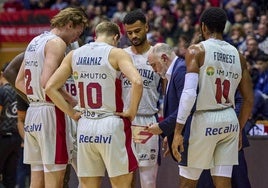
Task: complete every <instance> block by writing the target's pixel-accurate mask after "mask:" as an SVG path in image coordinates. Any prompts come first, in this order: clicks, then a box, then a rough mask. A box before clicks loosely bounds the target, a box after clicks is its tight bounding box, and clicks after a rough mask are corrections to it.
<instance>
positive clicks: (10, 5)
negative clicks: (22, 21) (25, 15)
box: [3, 0, 24, 12]
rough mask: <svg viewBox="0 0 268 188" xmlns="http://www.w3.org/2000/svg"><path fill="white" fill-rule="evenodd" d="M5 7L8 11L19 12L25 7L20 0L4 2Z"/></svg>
mask: <svg viewBox="0 0 268 188" xmlns="http://www.w3.org/2000/svg"><path fill="white" fill-rule="evenodd" d="M3 8H4V11H6V12H17V11H20V10H23V9H24V7H23V4H22V2H21V1H20V0H7V1H5V2H4V4H3Z"/></svg>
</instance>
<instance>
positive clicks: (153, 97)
mask: <svg viewBox="0 0 268 188" xmlns="http://www.w3.org/2000/svg"><path fill="white" fill-rule="evenodd" d="M123 24H124V27H125V30H126V34H127V37H128V39H129V40H130V42H131V44H132V45H131V46H130V47H128V48H125V49H124V50H125V51H126V52H127V53H128V54H130V56H131V58H132V60H133V62H134V65H135V67H136V68H137V69H138V71H139V73H140V75H141V76H142V79H143V94H142V99H141V102H140V105H139V109H138V113H137V116H136V117H135V119H134V120H133V122H132V124H133V126H135V125H138V126H144V127H146V125H147V124H150V123H156V122H157V118H156V114H157V112H158V106H157V103H158V100H159V97H160V93H159V90H158V89H159V86H160V80H161V79H160V76H159V75H158V74H157V73H155V72H154V71H153V69H152V67H151V66H150V64H149V63H148V62H147V57H148V52H149V50H150V48H151V45H150V43H149V41H148V40H147V37H146V34H147V32H148V30H149V26H148V24H147V22H146V17H145V15H144V14H143V13H142V12H141V11H140V10H134V11H132V12H129V13H127V15H126V16H125V17H124V20H123ZM121 79H122V88H123V100H124V101H125V103H126V104H128V103H129V102H128V101H129V99H130V91H131V90H130V89H131V83H130V82H129V81H128V79H127V77H126V75H124V74H123V75H122V76H121ZM126 107H128V106H126ZM135 148H136V152H137V153H138V159H139V173H140V180H141V187H142V188H155V187H156V178H157V171H158V159H159V136H158V135H154V136H152V137H151V138H150V139H149V140H148V141H147V142H146V143H144V144H143V143H135Z"/></svg>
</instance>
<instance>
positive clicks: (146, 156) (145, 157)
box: [139, 153, 149, 161]
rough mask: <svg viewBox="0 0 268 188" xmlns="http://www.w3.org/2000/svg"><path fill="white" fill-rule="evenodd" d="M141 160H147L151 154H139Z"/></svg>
mask: <svg viewBox="0 0 268 188" xmlns="http://www.w3.org/2000/svg"><path fill="white" fill-rule="evenodd" d="M139 160H140V161H145V160H149V156H148V155H147V154H145V153H142V154H140V155H139Z"/></svg>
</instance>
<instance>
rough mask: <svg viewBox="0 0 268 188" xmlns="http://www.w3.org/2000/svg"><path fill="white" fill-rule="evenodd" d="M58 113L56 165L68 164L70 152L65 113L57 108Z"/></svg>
mask: <svg viewBox="0 0 268 188" xmlns="http://www.w3.org/2000/svg"><path fill="white" fill-rule="evenodd" d="M55 111H56V151H55V164H67V163H68V152H67V144H66V122H65V115H64V113H63V112H62V111H61V110H60V109H58V108H57V107H55Z"/></svg>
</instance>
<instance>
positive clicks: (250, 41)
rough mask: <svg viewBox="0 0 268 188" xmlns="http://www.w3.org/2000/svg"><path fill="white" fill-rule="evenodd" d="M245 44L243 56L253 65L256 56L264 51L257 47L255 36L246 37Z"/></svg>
mask: <svg viewBox="0 0 268 188" xmlns="http://www.w3.org/2000/svg"><path fill="white" fill-rule="evenodd" d="M246 44H247V50H246V51H245V52H244V56H245V58H246V60H247V61H248V62H250V63H252V64H253V65H254V64H255V63H256V61H257V58H258V57H259V56H260V55H264V54H265V53H264V52H263V51H262V50H260V49H259V47H258V41H257V40H256V38H255V37H251V36H250V37H247V39H246Z"/></svg>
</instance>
